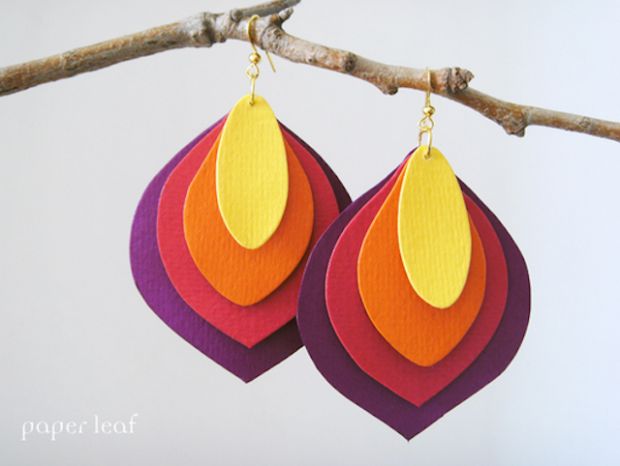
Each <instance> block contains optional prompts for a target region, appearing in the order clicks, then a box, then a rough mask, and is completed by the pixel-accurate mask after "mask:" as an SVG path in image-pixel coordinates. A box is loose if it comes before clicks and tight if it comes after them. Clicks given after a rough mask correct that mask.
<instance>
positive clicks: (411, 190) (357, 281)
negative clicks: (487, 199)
mask: <svg viewBox="0 0 620 466" xmlns="http://www.w3.org/2000/svg"><path fill="white" fill-rule="evenodd" d="M428 80H429V88H428V91H427V93H426V104H425V107H424V117H423V119H422V120H421V122H420V135H419V139H420V141H419V144H420V145H419V146H418V148H417V149H415V150H414V151H413V152H412V153H411V154H409V155H408V156H407V157H406V158H405V161H404V162H403V163H402V164H401V165H400V166H399V167H398V168H397V169H396V170H395V171H394V172H392V173H391V174H390V175H388V177H387V178H386V179H384V180H383V181H381V182H380V183H379V184H378V185H377V186H375V187H374V188H372V189H371V190H370V191H368V192H367V193H366V194H364V195H362V196H361V197H360V198H359V199H357V200H356V201H355V202H353V204H351V205H350V206H349V207H348V208H347V209H345V211H344V212H343V213H342V214H341V215H340V216H339V217H338V219H337V220H336V221H335V222H334V223H333V224H332V225H331V226H330V227H329V229H328V230H327V231H326V232H325V234H324V235H323V237H322V238H321V240H320V241H319V243H318V244H317V245H316V247H315V249H314V251H313V253H312V256H311V258H310V260H309V262H308V265H307V267H306V273H305V275H304V281H303V284H302V291H301V294H300V306H299V310H298V314H297V321H298V325H299V328H300V333H301V336H302V341H303V343H304V344H305V346H306V349H307V350H308V353H309V354H310V357H311V358H312V359H313V361H314V363H315V365H316V366H317V368H318V369H319V371H320V372H321V373H322V374H323V375H324V376H325V378H326V379H327V380H328V381H329V382H330V383H331V384H332V385H333V386H334V387H335V388H336V389H337V390H339V391H340V392H341V393H342V394H343V395H345V396H346V397H347V398H349V399H350V400H352V401H353V402H355V403H356V404H358V405H359V406H361V407H362V408H364V409H365V410H367V411H368V412H370V413H371V414H373V415H374V416H376V417H377V418H379V419H381V420H382V421H383V422H385V423H387V424H388V425H389V426H391V427H392V428H394V429H395V430H397V431H398V432H400V433H401V434H402V435H403V436H404V437H405V438H407V439H410V438H412V437H413V436H415V435H416V434H417V433H419V432H421V431H422V430H424V429H425V428H426V427H428V426H429V425H430V424H432V423H433V422H434V421H436V420H437V419H439V418H440V417H441V416H443V415H444V414H445V413H446V412H448V411H449V410H451V409H452V408H454V407H455V406H457V405H458V404H459V403H461V402H462V401H464V400H465V399H467V398H468V397H470V396H471V395H473V394H474V393H475V392H477V391H478V390H480V389H481V388H482V387H484V386H485V385H486V384H488V383H489V382H491V381H492V380H493V379H495V378H496V377H497V376H498V375H499V374H500V373H501V372H502V371H503V370H504V369H505V368H506V367H507V366H508V364H509V363H510V361H511V360H512V358H513V357H514V355H515V354H516V352H517V350H518V348H519V346H520V344H521V341H522V340H523V337H524V335H525V330H526V327H527V323H528V319H529V310H530V286H529V277H528V272H527V267H526V265H525V261H524V260H523V257H522V256H521V253H520V252H519V249H518V248H517V246H516V244H515V243H514V241H513V240H512V238H511V237H510V235H509V234H508V232H507V231H506V229H505V228H504V226H503V225H502V224H501V223H500V222H499V220H498V219H497V218H496V217H495V215H494V214H493V213H492V212H491V211H490V210H489V209H488V207H486V206H485V205H484V204H483V203H482V201H481V200H480V199H479V198H478V197H477V196H476V195H475V194H474V193H473V191H471V190H470V189H469V188H468V187H467V186H465V184H464V183H462V182H459V180H457V178H456V177H455V176H454V174H453V172H452V169H451V168H450V165H449V164H448V162H447V161H446V159H445V158H444V156H443V155H442V154H441V152H439V150H437V149H436V148H435V147H434V146H433V145H432V129H433V125H434V123H433V119H432V117H433V113H434V108H433V107H432V105H431V104H430V91H431V80H430V72H428ZM424 136H427V140H428V142H427V144H425V145H422V144H421V143H422V139H423V137H424Z"/></svg>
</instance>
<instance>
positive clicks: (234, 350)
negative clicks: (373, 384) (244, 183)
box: [131, 119, 350, 381]
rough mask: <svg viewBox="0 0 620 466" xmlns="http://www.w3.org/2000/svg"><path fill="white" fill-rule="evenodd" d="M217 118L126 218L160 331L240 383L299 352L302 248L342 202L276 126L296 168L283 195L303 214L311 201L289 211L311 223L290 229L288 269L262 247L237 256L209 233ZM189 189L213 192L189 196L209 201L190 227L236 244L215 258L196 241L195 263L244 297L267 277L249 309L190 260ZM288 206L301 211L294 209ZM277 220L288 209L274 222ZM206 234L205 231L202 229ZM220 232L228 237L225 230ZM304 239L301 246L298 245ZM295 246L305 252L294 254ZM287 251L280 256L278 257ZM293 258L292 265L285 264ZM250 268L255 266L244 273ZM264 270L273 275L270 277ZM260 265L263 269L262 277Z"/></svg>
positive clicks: (318, 167) (321, 167)
mask: <svg viewBox="0 0 620 466" xmlns="http://www.w3.org/2000/svg"><path fill="white" fill-rule="evenodd" d="M224 122H225V119H222V120H220V121H219V122H217V123H216V124H215V125H213V126H212V127H211V128H209V129H208V130H206V131H205V132H204V133H202V134H201V135H199V136H198V137H197V138H196V139H195V140H193V141H192V142H191V143H189V144H188V145H187V146H186V147H185V148H184V149H183V150H181V151H180V152H179V153H178V154H177V155H176V156H175V157H174V158H173V159H172V160H171V161H170V162H169V163H168V164H167V165H166V166H165V167H164V168H163V169H162V170H161V171H160V173H158V174H157V176H156V177H155V178H154V179H153V181H152V182H151V183H150V184H149V186H148V188H147V190H146V191H145V193H144V195H143V197H142V200H141V201H140V204H139V205H138V209H137V211H136V215H135V217H134V223H133V227H132V234H131V264H132V272H133V274H134V278H135V281H136V284H137V286H138V289H139V290H140V292H141V293H142V295H143V297H144V299H145V301H146V302H147V304H148V305H149V306H150V307H151V308H152V309H153V311H154V312H155V313H156V314H157V315H158V316H159V317H160V318H161V319H162V320H163V321H164V322H165V323H166V324H167V325H168V326H170V327H171V328H172V329H173V330H174V331H175V332H177V333H178V334H179V335H180V336H181V337H183V338H184V339H186V340H187V341H188V342H189V343H191V344H192V345H193V346H195V347H196V348H197V349H198V350H199V351H201V352H203V353H204V354H205V355H207V356H208V357H210V358H211V359H213V360H214V361H215V362H217V363H218V364H220V365H222V366H223V367H224V368H226V369H228V370H229V371H231V372H233V373H234V374H235V375H237V376H238V377H240V378H241V379H243V380H244V381H249V380H252V379H254V378H255V377H257V376H258V375H260V374H261V373H263V372H264V371H266V370H268V369H269V368H271V367H273V366H274V365H275V364H277V363H278V362H280V361H281V360H283V359H285V358H286V357H288V356H289V355H290V354H292V353H293V352H295V351H296V350H297V349H298V348H299V347H300V346H301V342H300V340H299V335H298V332H297V329H296V324H295V321H294V316H295V311H296V303H297V296H298V292H299V285H300V280H301V275H302V273H303V268H304V265H305V262H306V259H307V256H308V253H309V248H311V246H312V245H313V244H314V243H315V242H316V240H317V239H318V237H319V236H320V234H321V233H322V232H323V231H324V230H325V228H326V227H327V225H328V224H329V222H330V221H331V220H333V218H334V217H335V216H336V215H337V214H338V212H339V211H340V210H341V207H344V206H346V205H347V204H348V203H349V202H350V199H349V197H348V194H347V193H346V190H345V189H344V187H343V186H342V184H341V183H340V181H339V180H338V178H337V177H336V176H335V174H334V173H333V171H332V170H331V169H330V168H329V166H327V164H326V163H325V162H324V161H323V160H322V159H321V158H320V157H319V156H318V155H317V154H316V153H315V152H314V151H313V150H312V149H311V148H310V147H309V146H308V145H307V144H305V143H303V142H302V141H301V140H300V139H299V138H298V137H297V136H296V135H294V134H293V133H292V132H291V131H290V130H289V129H288V128H284V127H283V126H282V127H281V128H282V129H281V131H282V136H283V140H284V141H285V144H286V145H287V146H288V153H287V157H288V158H289V161H290V164H289V165H290V166H291V167H293V168H292V170H296V174H295V177H294V178H293V177H290V180H291V183H289V193H287V199H288V198H289V196H290V195H291V191H292V190H295V192H296V193H300V192H301V193H302V194H303V199H304V206H303V207H304V209H307V208H308V205H310V206H311V207H312V212H310V214H309V213H308V212H307V210H303V211H302V210H299V211H296V212H294V214H293V215H294V217H295V218H298V217H299V218H301V217H304V218H306V220H305V223H306V224H307V225H309V227H306V228H305V230H304V231H305V233H304V232H302V231H301V230H298V229H296V230H295V232H294V233H295V235H298V236H303V235H305V236H306V238H305V239H304V238H301V239H299V237H296V238H293V237H292V236H291V237H289V238H288V241H287V245H288V243H289V242H290V243H295V244H296V245H297V246H296V247H297V250H296V251H295V255H296V256H297V258H296V259H291V260H289V264H288V265H287V266H286V267H283V266H282V263H281V262H280V261H279V258H280V256H279V255H278V254H275V253H274V252H273V251H272V252H271V258H269V257H270V256H269V253H268V250H265V251H261V248H260V247H259V248H255V249H253V250H250V249H247V253H248V254H254V255H255V256H253V257H259V256H260V257H263V259H261V260H257V261H253V260H252V259H248V257H249V256H245V255H244V254H243V253H242V252H241V251H240V249H239V248H241V246H240V245H239V244H238V243H237V242H236V241H235V240H234V239H232V238H231V237H230V235H229V237H226V239H223V237H222V236H218V235H217V234H215V233H214V231H215V232H217V231H219V232H222V225H223V220H222V218H221V217H218V216H219V215H221V214H220V211H219V209H217V208H215V210H214V205H215V206H217V203H215V204H214V203H213V200H214V199H216V193H215V192H214V191H213V189H214V183H213V179H214V178H213V176H214V170H213V168H214V167H213V162H214V161H215V160H209V157H210V156H213V155H214V154H217V148H215V149H214V147H216V143H217V141H218V138H220V137H221V130H222V126H223V124H224ZM205 166H208V167H209V172H202V171H201V167H205ZM287 166H288V165H287ZM199 172H200V176H204V177H205V178H204V179H203V181H204V183H201V182H200V181H197V180H200V176H199ZM205 173H208V174H209V176H205ZM197 177H198V178H197ZM295 180H296V181H295ZM194 181H195V184H194V185H192V183H193V182H194ZM294 181H295V182H294ZM297 181H299V183H300V184H298V183H297ZM190 185H192V186H194V187H196V189H199V187H200V185H202V187H203V188H205V189H206V190H209V189H211V192H210V193H205V192H202V193H198V191H197V192H196V193H194V194H195V195H196V196H197V197H200V196H206V197H205V199H209V203H208V204H205V205H202V206H200V208H199V209H197V210H198V213H197V214H196V215H198V216H200V215H203V216H208V217H209V218H207V219H202V220H201V219H199V218H198V217H193V221H195V222H196V223H195V224H194V225H193V226H194V227H196V226H202V227H203V234H204V235H205V238H210V239H209V241H211V243H207V244H210V245H212V246H213V247H222V245H223V244H225V245H228V246H226V247H229V248H230V245H231V244H233V243H234V245H235V248H236V249H235V252H234V254H232V255H230V254H229V253H230V250H227V249H223V250H221V251H220V252H221V256H220V255H217V254H215V252H217V251H206V249H205V248H204V245H202V246H201V245H199V244H198V243H199V242H200V239H199V238H196V237H195V238H194V245H195V247H196V248H198V250H199V251H202V253H203V254H205V256H200V257H202V258H203V259H205V258H206V257H208V259H205V260H209V261H211V260H212V261H214V262H215V264H216V265H215V266H212V264H208V266H207V267H210V268H209V270H210V271H211V272H212V273H214V274H216V275H219V276H221V277H224V278H221V277H218V278H220V279H222V280H224V282H225V281H226V280H228V281H229V282H230V281H231V278H234V277H237V279H238V285H237V286H238V287H239V289H238V290H237V291H238V292H239V293H240V294H241V295H243V296H251V295H252V293H255V291H254V290H256V289H257V283H255V282H254V281H253V277H257V276H261V277H263V276H268V277H269V279H266V280H265V282H263V284H262V285H261V286H262V288H261V290H262V291H261V292H262V293H264V297H263V298H259V300H258V301H256V302H255V303H253V304H252V305H249V306H243V305H241V304H238V303H234V302H232V301H230V300H229V299H228V298H227V297H225V296H224V295H222V294H220V293H219V292H218V291H217V289H216V288H215V287H214V285H213V284H211V283H210V282H209V280H208V279H207V277H206V276H205V275H204V274H203V273H202V272H201V270H200V269H199V267H198V265H197V263H196V262H195V261H194V258H193V257H192V255H191V253H190V249H189V246H188V241H187V238H186V237H185V230H186V226H185V225H184V206H185V204H186V202H187V199H188V191H189V187H190ZM308 189H309V190H310V197H309V196H308ZM296 195H297V194H296ZM201 199H202V198H201ZM294 205H296V206H298V207H299V204H298V203H295V204H294ZM288 207H289V206H288V203H287V208H288ZM285 216H286V210H285V215H284V216H283V217H282V218H283V219H284V218H285ZM283 221H284V220H283ZM201 222H202V223H201ZM214 225H216V226H217V229H216V227H214ZM211 227H213V229H214V230H211ZM280 227H284V224H283V223H282V222H280V224H279V226H278V228H277V229H276V231H275V232H274V235H272V237H270V238H269V240H268V241H267V242H266V243H265V245H264V246H266V245H268V244H269V243H270V241H272V240H275V235H276V234H278V231H279V228H280ZM205 228H206V229H209V231H204V229H205ZM190 229H191V228H190ZM223 230H224V232H225V233H227V234H229V232H228V230H227V229H226V228H224V229H223ZM308 230H309V231H308ZM289 231H290V230H289ZM198 236H199V235H198ZM205 241H206V240H205ZM304 242H305V247H303V246H299V245H300V244H302V245H303V243H304ZM201 248H202V249H201ZM301 248H303V250H302V251H301V252H300V251H299V249H301ZM235 254H236V255H235ZM257 254H258V255H259V256H256V255H257ZM287 254H289V253H288V252H286V251H282V255H283V256H285V255H287ZM295 261H296V264H295V263H293V262H295ZM252 267H254V268H255V269H254V270H248V269H251V268H252ZM270 267H276V268H277V270H276V271H273V270H271V269H270ZM258 269H262V273H260V271H259V270H258ZM274 277H275V278H274ZM213 280H214V281H215V279H213ZM244 280H247V282H246V287H247V290H243V289H242V288H243V281H244ZM269 280H270V281H269ZM265 283H267V284H265ZM265 290H267V291H265Z"/></svg>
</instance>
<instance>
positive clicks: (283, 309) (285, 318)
mask: <svg viewBox="0 0 620 466" xmlns="http://www.w3.org/2000/svg"><path fill="white" fill-rule="evenodd" d="M284 137H285V138H287V142H288V143H289V145H290V146H291V147H292V148H293V150H294V151H295V153H296V155H297V158H298V159H299V162H300V163H301V165H302V167H303V169H304V171H305V173H306V175H307V177H308V180H309V181H310V186H311V188H312V197H313V199H314V208H315V213H314V218H315V222H314V227H313V231H312V238H311V240H310V244H309V246H308V247H309V248H311V247H312V246H313V245H314V243H315V242H316V241H317V239H318V238H319V236H320V235H321V233H322V232H323V231H324V230H325V229H326V228H327V226H328V225H329V223H330V222H331V220H333V219H334V218H335V217H336V216H337V215H338V212H339V209H338V202H337V201H336V199H335V197H334V192H333V190H332V189H331V186H330V183H329V180H328V178H327V176H326V175H325V173H324V172H323V171H322V169H321V166H320V165H319V163H318V162H317V160H316V159H315V158H314V157H313V156H312V155H311V154H310V153H309V152H308V151H307V150H306V149H304V147H303V146H302V145H301V144H300V143H298V142H296V141H295V139H294V138H293V137H292V136H290V135H288V134H286V133H285V132H284ZM212 145H213V142H211V143H208V142H207V141H204V142H203V141H200V142H199V143H198V144H197V145H196V146H194V148H193V149H192V150H191V151H190V152H189V153H188V154H187V156H186V157H185V158H184V159H183V160H182V161H181V162H180V163H179V164H178V166H177V167H176V168H175V169H174V170H173V171H172V173H171V174H170V176H169V177H168V179H167V181H166V184H165V186H164V188H163V190H162V193H161V196H160V199H159V210H158V219H157V239H158V244H159V250H160V254H161V258H162V261H163V263H164V266H165V268H166V273H167V274H168V277H169V278H170V281H171V282H172V284H173V285H174V287H175V289H176V291H177V292H178V294H179V295H180V296H181V297H182V298H183V300H184V301H185V302H186V303H187V304H188V305H189V306H190V307H191V308H192V309H193V310H194V311H195V312H196V313H197V314H199V315H200V316H201V317H203V318H204V319H206V320H207V321H208V322H209V323H210V324H211V325H213V326H214V327H216V328H217V329H218V330H220V331H221V332H223V333H225V334H226V335H228V336H229V337H230V338H232V339H234V340H235V341H238V342H239V343H241V344H243V345H244V346H246V347H248V348H251V347H253V346H255V345H256V344H257V343H259V342H261V341H262V340H264V339H265V338H267V337H268V336H269V335H271V334H272V333H273V332H275V331H276V330H278V329H279V328H280V327H282V326H284V325H285V324H287V323H288V322H289V321H290V320H291V319H292V318H293V317H294V315H295V311H296V308H297V297H298V296H297V293H298V291H299V284H300V282H301V277H302V274H303V269H304V266H305V260H306V259H305V258H304V259H303V260H302V261H301V262H300V263H299V265H298V267H297V268H296V269H295V271H294V272H293V273H292V274H291V276H290V277H289V278H288V279H287V280H285V282H284V283H283V284H282V285H281V286H280V287H279V288H278V289H276V290H275V291H274V292H273V293H272V294H270V295H269V296H268V297H266V298H265V299H263V300H262V301H260V302H258V303H256V304H253V305H252V306H248V307H243V306H239V305H238V304H234V303H233V302H231V301H229V300H228V299H226V298H224V297H223V296H222V295H220V294H219V293H218V292H217V291H216V290H215V289H214V288H213V287H212V286H211V285H210V284H209V282H208V281H207V280H205V278H204V276H203V275H202V273H201V272H200V270H198V268H197V267H196V265H195V264H194V260H193V259H192V256H191V255H190V253H189V250H188V248H187V243H186V241H185V235H184V232H183V203H184V202H185V197H186V194H187V190H188V188H189V185H190V183H191V181H192V180H193V178H194V176H195V174H196V172H197V171H198V170H199V168H200V166H201V165H202V163H203V161H204V159H205V157H206V156H207V154H208V153H209V151H210V150H211V147H212Z"/></svg>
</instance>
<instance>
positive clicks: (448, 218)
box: [398, 146, 471, 309]
mask: <svg viewBox="0 0 620 466" xmlns="http://www.w3.org/2000/svg"><path fill="white" fill-rule="evenodd" d="M426 150H427V146H420V147H419V148H418V149H416V151H415V152H414V153H413V155H412V156H411V158H410V160H409V162H408V163H407V167H406V169H405V176H404V180H403V186H402V189H401V192H400V198H399V205H398V243H399V248H400V255H401V258H402V261H403V265H404V267H405V271H406V272H407V277H408V278H409V282H410V283H411V285H412V286H413V289H414V290H415V291H416V293H417V294H418V295H419V296H420V297H421V298H422V299H423V300H424V301H426V302H427V303H428V304H430V305H431V306H433V307H436V308H441V309H445V308H447V307H450V306H452V305H453V304H454V303H455V301H456V300H457V299H458V298H459V296H460V295H461V293H462V291H463V288H464V286H465V283H466V282H467V276H468V274H469V265H470V262H471V231H470V226H469V216H468V214H467V209H466V208H465V201H464V199H463V193H462V192H461V188H460V186H459V183H458V180H457V179H456V176H455V175H454V172H453V171H452V168H451V167H450V164H449V163H448V161H447V160H446V159H445V157H444V156H443V154H442V153H441V152H439V151H438V150H437V149H435V148H434V147H432V148H431V156H430V157H429V158H425V157H424V154H426Z"/></svg>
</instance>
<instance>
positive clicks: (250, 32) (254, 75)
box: [245, 15, 276, 105]
mask: <svg viewBox="0 0 620 466" xmlns="http://www.w3.org/2000/svg"><path fill="white" fill-rule="evenodd" d="M258 18H259V16H258V15H254V16H252V17H251V18H250V19H249V20H248V24H247V27H246V34H247V36H248V42H250V46H251V47H252V53H251V54H250V56H249V57H248V59H249V60H250V65H249V66H248V67H247V68H246V70H245V74H246V75H247V76H248V78H250V105H254V95H255V93H256V80H257V79H258V77H259V76H260V70H259V68H258V64H259V63H260V61H261V58H262V57H261V54H260V53H259V51H258V49H257V48H256V44H255V42H254V27H253V26H254V22H255V21H256V20H257V19H258ZM265 53H266V54H267V59H268V60H269V64H270V65H271V69H272V70H273V72H274V73H275V72H276V67H275V65H274V64H273V60H272V59H271V55H270V54H269V52H267V51H266V50H265Z"/></svg>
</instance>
